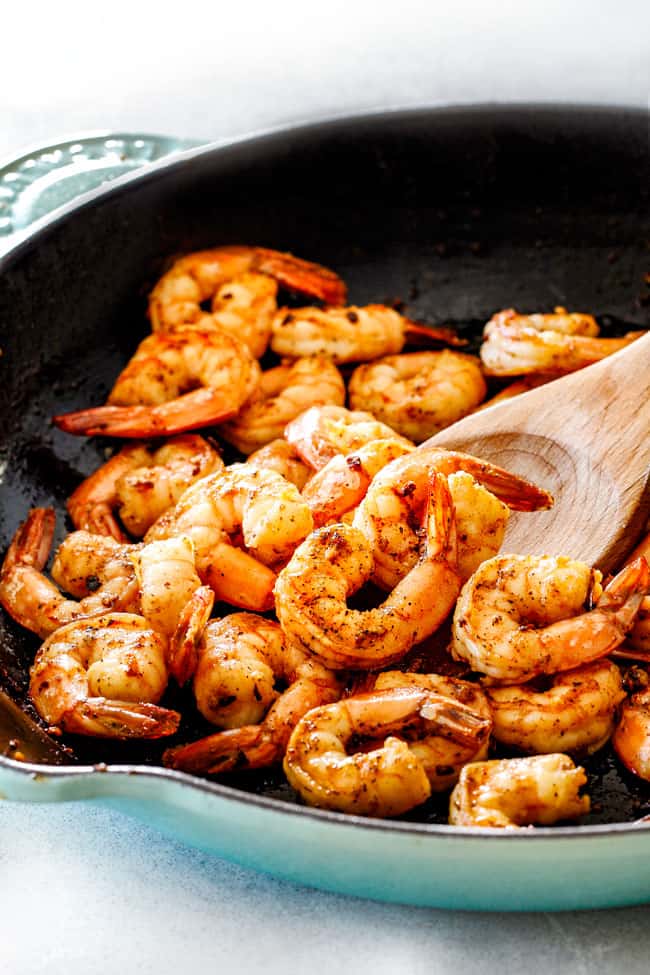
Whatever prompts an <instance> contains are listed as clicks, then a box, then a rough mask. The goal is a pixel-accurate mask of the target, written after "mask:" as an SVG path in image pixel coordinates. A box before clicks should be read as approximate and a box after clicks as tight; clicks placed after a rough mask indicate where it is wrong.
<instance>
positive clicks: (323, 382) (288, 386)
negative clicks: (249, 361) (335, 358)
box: [219, 356, 345, 454]
mask: <svg viewBox="0 0 650 975" xmlns="http://www.w3.org/2000/svg"><path fill="white" fill-rule="evenodd" d="M344 401H345V384H344V382H343V377H342V376H341V373H340V372H339V371H338V369H337V368H336V366H335V365H334V364H333V363H332V362H331V361H330V360H329V359H326V358H324V357H323V356H312V357H310V358H305V359H295V360H294V361H293V362H284V363H282V365H280V366H275V368H274V369H268V370H267V371H266V372H264V373H262V378H261V380H260V383H259V385H258V387H257V389H256V390H255V392H254V393H253V395H252V396H251V397H250V399H249V400H248V401H247V402H246V403H245V404H244V406H243V407H242V408H241V410H240V411H239V413H238V414H237V416H236V417H235V418H234V419H233V420H230V421H229V422H228V423H224V424H222V425H221V427H220V428H219V431H220V433H221V436H222V437H223V438H224V440H228V442H229V443H231V444H234V445H235V447H237V449H238V450H241V452H242V453H243V454H250V453H252V451H254V450H257V449H258V447H263V446H264V445H265V444H267V443H270V441H271V440H275V439H276V438H277V437H281V436H282V434H283V432H284V428H285V427H286V425H287V423H290V422H291V420H294V419H295V418H296V417H297V416H299V415H300V414H301V413H303V412H304V411H305V410H306V409H308V408H309V407H310V406H316V405H320V404H324V403H334V404H336V405H339V406H341V405H342V404H343V403H344Z"/></svg>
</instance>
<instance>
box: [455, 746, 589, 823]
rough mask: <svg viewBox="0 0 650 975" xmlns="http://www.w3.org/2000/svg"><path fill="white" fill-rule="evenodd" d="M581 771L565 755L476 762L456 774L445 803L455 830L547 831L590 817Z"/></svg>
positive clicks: (582, 771)
mask: <svg viewBox="0 0 650 975" xmlns="http://www.w3.org/2000/svg"><path fill="white" fill-rule="evenodd" d="M586 783H587V776H586V775H585V770H584V769H583V768H581V767H580V766H575V765H574V764H573V762H572V761H571V759H570V758H569V757H568V756H567V755H558V754H555V755H535V756H533V757H532V758H504V759H501V760H500V761H493V762H474V763H472V764H470V765H466V766H465V768H464V769H463V771H462V772H461V773H460V780H459V782H458V785H457V786H456V788H455V789H454V791H453V792H452V794H451V799H450V802H449V822H450V823H451V824H452V825H453V826H482V827H485V826H489V827H494V828H499V829H516V828H517V827H519V826H529V825H532V824H534V823H536V824H538V825H540V826H551V825H552V824H553V823H557V822H558V821H561V820H564V819H578V818H579V817H580V816H585V815H586V814H587V813H588V812H589V808H590V805H591V804H590V801H589V796H586V795H583V796H581V795H579V791H580V789H581V788H582V786H584V785H586Z"/></svg>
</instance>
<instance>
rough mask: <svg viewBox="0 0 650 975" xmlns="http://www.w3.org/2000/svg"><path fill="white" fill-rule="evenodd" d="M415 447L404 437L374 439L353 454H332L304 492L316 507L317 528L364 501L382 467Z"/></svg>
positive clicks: (310, 502)
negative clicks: (404, 440) (409, 444)
mask: <svg viewBox="0 0 650 975" xmlns="http://www.w3.org/2000/svg"><path fill="white" fill-rule="evenodd" d="M413 449H414V448H413V447H411V446H408V445H407V444H404V443H402V442H401V441H400V440H371V441H370V442H369V443H367V444H364V445H363V447H359V449H358V450H355V451H354V452H353V453H351V454H347V455H346V456H343V455H342V454H337V455H336V456H335V457H332V459H331V460H330V461H329V462H328V463H327V464H326V465H325V467H322V468H321V470H319V471H316V473H315V474H314V476H313V477H312V478H311V480H310V482H309V484H308V485H307V486H306V487H304V488H303V491H302V496H303V498H304V499H305V501H306V502H307V504H308V505H309V507H310V508H311V510H312V514H313V516H314V527H315V528H320V527H321V526H322V525H327V524H328V523H329V522H333V521H340V520H341V519H342V518H343V516H344V515H345V514H346V513H347V512H350V511H352V509H353V508H356V507H357V505H358V504H359V503H360V502H361V501H362V500H363V498H364V497H365V495H366V492H367V490H368V487H369V486H370V483H371V481H372V479H373V477H375V475H376V474H378V473H379V471H380V470H382V469H383V468H384V467H385V466H386V465H387V464H390V462H391V461H393V460H395V459H396V458H397V457H402V456H403V455H404V454H406V453H410V452H411V451H412V450H413Z"/></svg>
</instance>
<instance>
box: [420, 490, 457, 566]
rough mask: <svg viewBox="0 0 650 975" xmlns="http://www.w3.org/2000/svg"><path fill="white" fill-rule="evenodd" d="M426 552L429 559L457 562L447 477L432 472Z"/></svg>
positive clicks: (427, 515) (427, 516)
mask: <svg viewBox="0 0 650 975" xmlns="http://www.w3.org/2000/svg"><path fill="white" fill-rule="evenodd" d="M424 527H425V531H426V539H427V544H426V553H427V557H428V558H430V559H435V560H439V561H441V562H449V563H450V565H452V566H453V567H456V565H457V563H458V540H457V534H456V517H455V511H454V502H453V501H452V497H451V492H450V491H449V485H448V484H447V478H446V477H445V476H444V475H443V474H436V473H434V474H433V475H432V477H431V484H430V488H429V500H428V503H427V511H426V514H425V522H424Z"/></svg>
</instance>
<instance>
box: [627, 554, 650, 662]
mask: <svg viewBox="0 0 650 975" xmlns="http://www.w3.org/2000/svg"><path fill="white" fill-rule="evenodd" d="M640 556H643V557H644V558H645V559H646V561H648V562H649V563H650V535H646V536H645V538H644V539H642V540H641V541H640V542H639V544H638V545H637V547H636V548H635V549H634V551H633V552H632V554H631V555H630V556H628V559H627V562H628V563H629V562H633V561H634V560H635V559H638V558H639V557H640ZM628 643H629V644H630V646H631V647H632V648H633V649H634V650H640V651H641V652H642V653H644V654H647V653H650V596H646V598H645V599H644V600H643V602H642V603H641V608H640V610H639V615H638V616H637V618H636V620H635V622H634V626H633V627H632V629H631V630H630V634H629V637H628Z"/></svg>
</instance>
